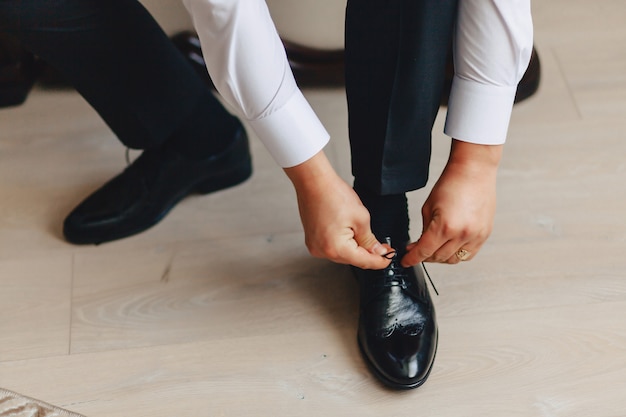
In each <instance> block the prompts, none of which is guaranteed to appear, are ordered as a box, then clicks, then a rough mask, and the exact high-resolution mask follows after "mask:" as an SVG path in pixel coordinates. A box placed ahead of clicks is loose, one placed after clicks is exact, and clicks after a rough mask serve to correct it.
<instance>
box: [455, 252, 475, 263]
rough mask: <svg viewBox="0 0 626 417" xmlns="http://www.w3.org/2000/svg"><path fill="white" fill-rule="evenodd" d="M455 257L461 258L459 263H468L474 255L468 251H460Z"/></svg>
mask: <svg viewBox="0 0 626 417" xmlns="http://www.w3.org/2000/svg"><path fill="white" fill-rule="evenodd" d="M455 255H456V257H457V258H459V261H466V260H467V259H468V258H469V257H470V256H471V255H472V253H471V252H470V251H468V250H467V249H459V250H458V251H457V252H456V253H455Z"/></svg>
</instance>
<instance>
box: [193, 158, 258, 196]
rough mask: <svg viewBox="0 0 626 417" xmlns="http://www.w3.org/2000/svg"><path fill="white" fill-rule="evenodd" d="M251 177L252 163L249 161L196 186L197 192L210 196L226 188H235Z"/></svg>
mask: <svg viewBox="0 0 626 417" xmlns="http://www.w3.org/2000/svg"><path fill="white" fill-rule="evenodd" d="M251 175H252V162H251V160H250V159H248V160H247V161H246V162H245V163H242V164H240V165H238V166H237V167H234V168H233V169H231V170H229V171H226V172H223V173H220V174H219V175H216V176H214V177H212V178H210V179H208V180H206V181H204V182H201V183H200V184H198V185H196V187H195V191H196V192H197V193H199V194H208V193H212V192H215V191H218V190H223V189H224V188H229V187H234V186H235V185H237V184H241V183H242V182H244V181H245V180H247V179H248V178H250V176H251Z"/></svg>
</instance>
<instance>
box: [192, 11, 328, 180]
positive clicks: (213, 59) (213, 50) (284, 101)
mask: <svg viewBox="0 0 626 417" xmlns="http://www.w3.org/2000/svg"><path fill="white" fill-rule="evenodd" d="M183 3H184V4H185V7H186V8H187V10H188V11H189V14H190V15H191V18H192V21H193V23H194V27H195V29H196V31H197V33H198V36H199V38H200V43H201V45H202V53H203V55H204V60H205V62H206V66H207V70H208V72H209V74H210V76H211V79H212V80H213V82H214V84H215V88H216V89H217V90H218V92H219V93H220V95H221V96H222V97H223V98H224V100H225V101H226V102H227V103H228V104H230V105H231V106H233V108H234V109H235V110H236V111H237V112H238V113H239V116H240V117H242V118H243V119H245V120H247V121H248V123H249V125H250V127H251V128H252V129H253V130H254V132H255V133H256V134H257V136H258V137H259V138H260V139H261V141H262V142H263V144H264V145H265V147H266V148H267V149H268V151H269V152H270V154H271V155H272V156H273V158H274V160H275V161H276V163H278V164H279V165H280V166H281V167H283V168H288V167H292V166H295V165H298V164H300V163H302V162H304V161H306V160H308V159H309V158H311V157H312V156H314V155H315V154H316V153H318V152H319V151H320V150H321V149H322V148H323V147H324V146H325V145H326V144H327V143H328V140H329V134H328V132H327V131H326V129H325V128H324V127H323V126H322V124H321V122H320V120H319V119H318V118H317V116H316V115H315V113H314V111H313V109H312V108H311V106H310V105H309V103H308V102H307V101H306V99H305V98H304V96H303V95H302V92H301V91H300V89H299V88H298V86H297V85H296V82H295V79H294V77H293V73H292V72H291V68H290V66H289V62H288V61H287V56H286V53H285V49H284V46H283V44H282V42H281V40H280V37H279V35H278V33H277V31H276V28H275V26H274V23H273V21H272V18H271V16H270V13H269V11H268V8H267V5H266V4H265V1H264V0H183Z"/></svg>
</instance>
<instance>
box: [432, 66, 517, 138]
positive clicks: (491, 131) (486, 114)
mask: <svg viewBox="0 0 626 417" xmlns="http://www.w3.org/2000/svg"><path fill="white" fill-rule="evenodd" d="M516 92H517V86H512V87H511V86H497V85H490V84H481V83H478V82H475V81H470V80H465V79H462V78H459V77H457V76H455V77H454V80H453V82H452V91H451V92H450V98H449V99H448V114H447V116H446V125H445V128H444V133H445V134H446V135H448V136H450V137H452V138H454V139H458V140H461V141H464V142H470V143H476V144H481V145H501V144H503V143H504V142H505V141H506V135H507V131H508V128H509V121H510V119H511V112H512V111H513V102H514V101H515V93H516Z"/></svg>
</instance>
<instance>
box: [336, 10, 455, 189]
mask: <svg viewBox="0 0 626 417" xmlns="http://www.w3.org/2000/svg"><path fill="white" fill-rule="evenodd" d="M456 16H457V0H348V5H347V9H346V29H345V30H346V45H345V48H346V49H345V52H346V90H347V100H348V110H349V131H350V146H351V151H352V173H353V175H354V177H355V186H356V188H357V189H361V190H367V191H368V192H369V193H377V194H381V195H387V194H398V193H403V192H407V191H411V190H415V189H418V188H421V187H423V186H424V185H425V184H426V182H427V180H428V170H429V163H430V153H431V131H432V127H433V124H434V121H435V117H436V116H437V112H438V110H439V104H440V101H441V94H442V89H443V85H444V80H445V66H446V60H447V54H448V53H449V48H450V44H451V41H452V34H453V30H454V24H455V22H456Z"/></svg>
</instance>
